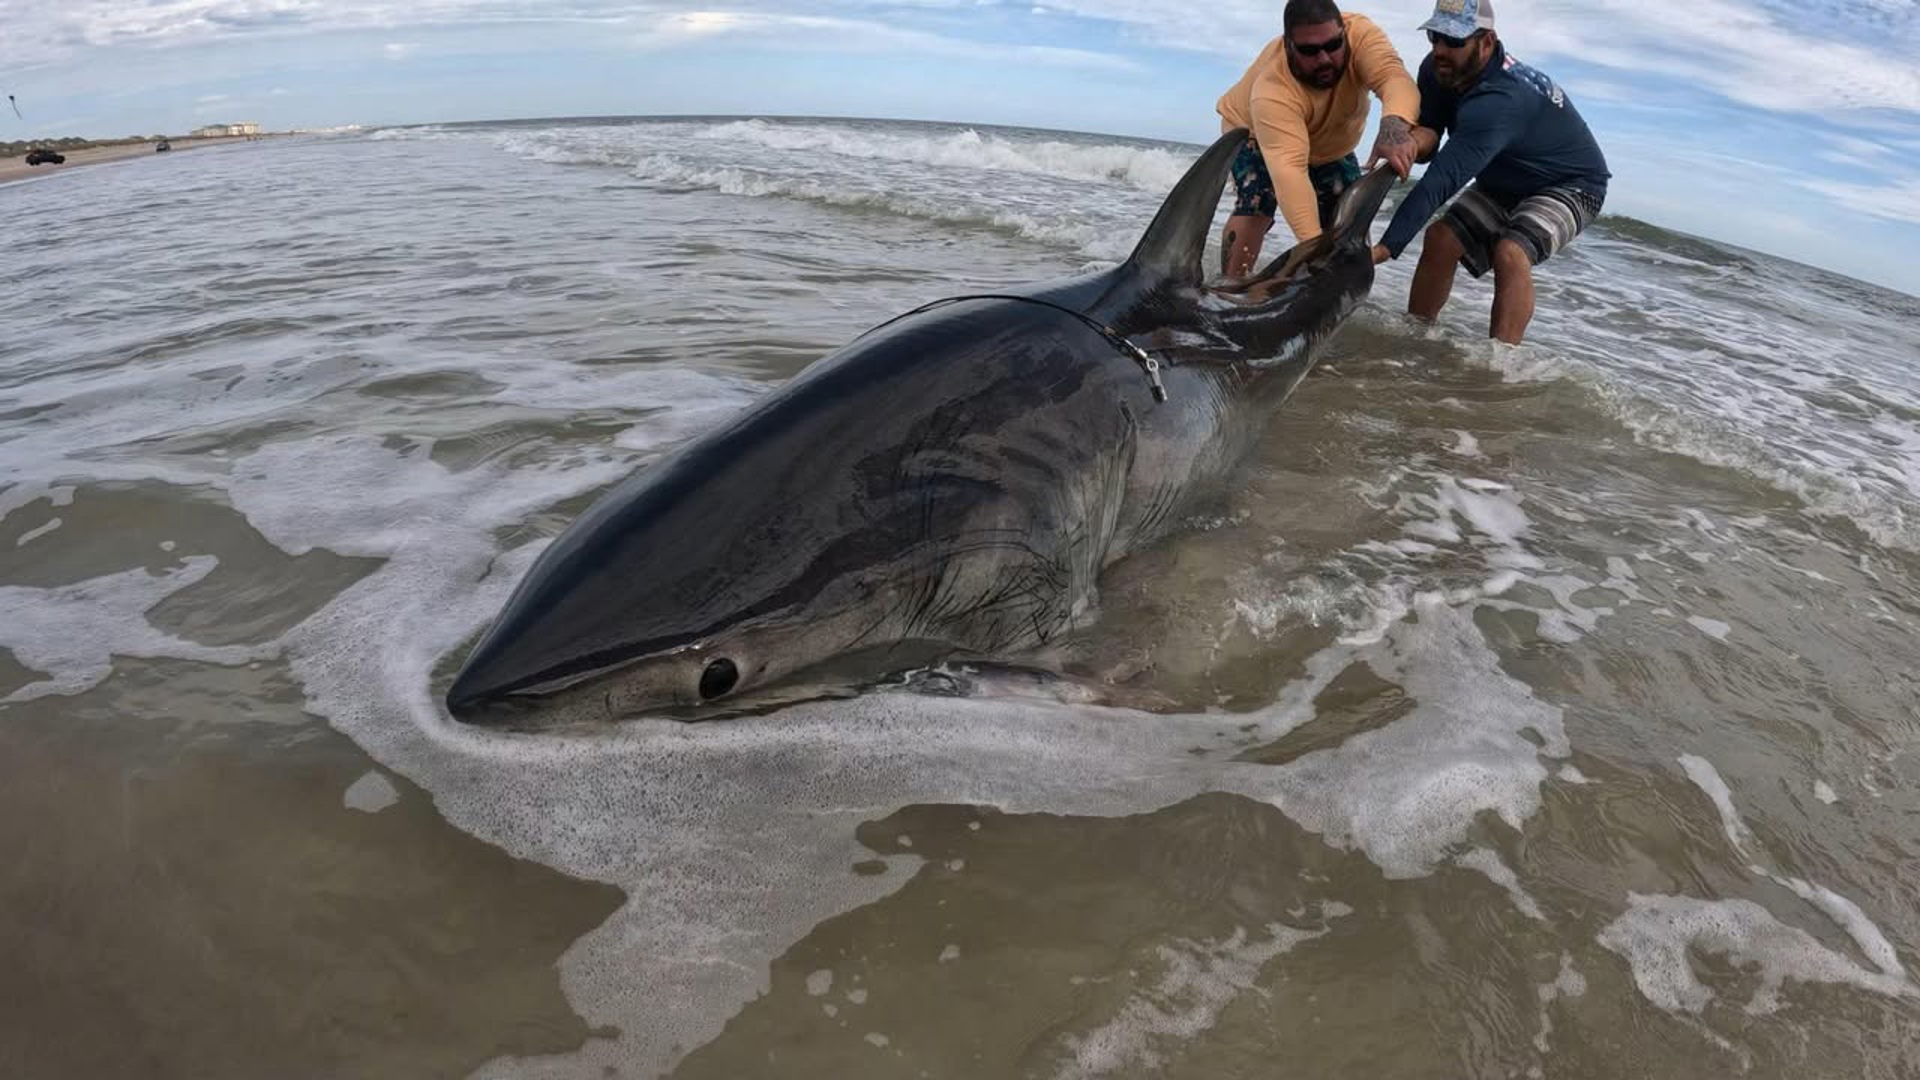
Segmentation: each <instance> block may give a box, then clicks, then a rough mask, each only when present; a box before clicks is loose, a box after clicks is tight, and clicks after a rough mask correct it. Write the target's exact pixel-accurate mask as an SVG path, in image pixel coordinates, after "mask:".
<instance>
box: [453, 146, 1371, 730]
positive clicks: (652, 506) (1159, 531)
mask: <svg viewBox="0 0 1920 1080" xmlns="http://www.w3.org/2000/svg"><path fill="white" fill-rule="evenodd" d="M1245 138H1246V133H1245V132H1244V131H1240V132H1230V133H1228V134H1227V135H1224V136H1222V137H1221V139H1220V140H1219V141H1218V142H1216V143H1215V144H1214V145H1213V146H1212V147H1211V148H1210V149H1208V150H1207V151H1206V152H1205V153H1204V154H1202V155H1201V157H1200V158H1199V160H1198V161H1196V162H1195V164H1194V165H1193V167H1192V168H1191V169H1190V170H1189V172H1188V173H1187V175H1186V177H1185V178H1184V179H1182V180H1181V182H1180V183H1179V184H1178V185H1177V186H1176V187H1175V189H1174V191H1173V192H1172V194H1171V195H1170V196H1169V197H1168V199H1167V200H1166V203H1165V204H1164V205H1163V206H1162V207H1161V209H1160V212H1159V214H1158V215H1157V216H1156V217H1155V219H1154V221H1153V224H1152V225H1151V226H1150V227H1149V228H1148V229H1147V232H1146V235H1145V236H1144V238H1143V239H1142V240H1141V242H1140V245H1139V247H1138V248H1137V249H1136V250H1135V252H1134V254H1133V255H1132V257H1130V258H1129V259H1128V260H1127V261H1126V262H1125V263H1123V264H1122V265H1120V266H1118V267H1116V268H1114V269H1112V270H1108V271H1104V272H1100V273H1095V274H1091V275H1087V276H1083V277H1079V278H1074V279H1070V280H1066V281H1062V282H1058V283H1053V284H1046V285H1041V286H1036V287H1033V288H1032V289H1030V290H1029V291H1026V292H1023V293H1020V294H1017V295H1003V296H997V297H991V298H957V299H955V300H953V301H948V302H943V303H941V304H938V305H934V306H931V307H929V308H927V309H922V310H920V311H918V312H915V313H910V314H909V315H907V316H904V317H901V318H899V319H896V320H895V321H893V322H890V323H886V324H883V325H882V326H880V327H879V328H876V329H875V330H872V331H869V332H868V333H867V334H865V335H863V336H862V337H860V338H858V339H856V340H854V341H853V342H852V343H850V344H848V345H847V346H845V347H844V348H842V349H840V350H838V351H837V352H834V353H832V354H831V355H829V356H826V357H823V358H822V359H820V360H818V361H816V362H815V363H814V364H812V365H811V366H809V367H808V368H807V369H806V370H805V371H803V372H801V373H800V374H799V375H798V376H796V377H795V378H794V379H793V380H791V381H790V382H789V383H787V384H786V385H785V386H784V387H782V388H781V389H779V390H778V391H775V392H774V393H772V394H769V395H768V396H767V397H765V398H764V399H762V400H761V401H759V402H758V403H757V404H755V405H754V406H752V407H750V408H748V409H747V410H745V411H744V412H742V413H741V414H740V415H738V416H736V417H735V418H733V419H732V420H731V421H729V422H727V423H725V424H724V425H722V426H721V427H719V428H717V429H715V430H713V431H711V432H709V433H707V434H705V435H704V436H702V437H700V438H698V439H695V440H694V441H692V442H690V443H688V444H686V445H685V446H683V447H681V448H680V449H679V450H678V451H676V452H675V453H673V454H672V455H671V456H669V457H667V458H666V459H664V460H662V461H660V462H658V463H657V464H654V465H652V466H650V467H649V468H647V469H645V470H644V471H642V472H640V473H638V474H637V475H635V476H633V477H631V478H629V479H628V480H627V481H625V482H624V483H622V484H620V485H619V486H618V487H616V488H614V489H613V490H612V491H610V492H608V493H607V494H606V495H605V496H603V497H602V498H601V499H600V500H599V501H598V502H597V503H596V504H595V505H594V506H593V507H592V508H591V509H589V510H588V511H587V512H586V513H585V514H583V515H582V516H581V517H580V518H579V519H578V520H577V521H575V522H574V523H573V524H572V525H571V526H570V527H569V528H568V529H567V530H566V531H565V532H564V533H563V534H562V535H561V536H560V537H559V538H558V539H557V540H556V541H555V542H554V543H553V545H552V546H551V547H550V548H548V549H547V550H546V551H545V552H543V553H542V554H541V556H540V557H539V559H538V560H537V561H536V562H535V564H534V566H533V568H532V569H531V570H530V571H529V572H528V573H527V575H526V577H525V579H524V580H522V581H521V582H520V584H519V586H518V588H517V590H516V591H515V592H514V594H513V596H512V598H511V599H510V600H509V601H508V603H507V605H506V608H505V609H504V611H503V612H502V613H501V615H500V616H499V618H498V619H497V620H496V621H495V623H494V624H493V626H492V628H491V629H490V630H489V631H488V632H487V633H486V635H485V636H484V637H483V638H482V639H481V641H480V642H479V644H478V645H477V646H476V647H475V648H474V649H473V651H472V653H471V654H470V655H469V656H468V657H467V660H466V663H465V666H464V667H463V668H462V669H461V671H460V673H459V675H458V676H457V677H456V678H455V680H454V682H453V685H452V687H451V689H450V690H449V691H448V693H447V705H448V708H449V709H450V710H451V712H452V713H453V715H454V716H455V717H456V718H458V719H460V720H463V721H467V722H470V723H482V724H491V725H501V726H516V727H519V726H544V725H546V724H548V723H568V722H578V721H589V720H604V719H613V718H619V717H626V716H636V715H653V716H670V717H674V718H678V719H689V720H692V719H704V718H709V717H713V716H720V715H728V714H729V713H731V712H737V711H739V707H740V704H741V703H742V702H750V701H751V700H753V699H754V698H755V696H756V695H761V694H767V693H773V692H776V691H775V688H777V687H779V686H780V685H781V684H782V683H787V684H789V685H791V684H793V683H805V682H806V681H807V680H809V679H812V680H814V681H815V682H819V683H823V684H834V685H839V686H842V687H844V686H848V685H857V684H859V683H861V682H863V681H864V682H871V681H874V680H876V679H878V678H881V677H884V676H886V675H888V674H889V673H893V672H899V671H902V670H905V669H908V668H912V667H916V666H921V665H925V664H928V663H933V662H937V661H939V660H941V659H947V658H954V657H981V658H994V657H1011V656H1018V655H1019V654H1021V653H1026V652H1031V651H1033V650H1036V649H1039V648H1041V647H1043V646H1045V645H1046V644H1047V643H1048V642H1050V641H1052V640H1054V639H1056V638H1057V637H1058V636H1059V635H1061V634H1062V633H1063V632H1065V631H1067V630H1069V629H1071V628H1073V627H1074V626H1076V625H1077V623H1078V622H1079V621H1081V620H1083V619H1084V618H1085V616H1086V614H1087V612H1088V610H1089V607H1090V605H1091V602H1092V600H1093V597H1094V590H1095V585H1096V581H1097V579H1098V577H1099V574H1100V572H1101V570H1102V568H1104V567H1105V566H1107V565H1108V564H1110V563H1113V562H1114V561H1116V560H1118V559H1121V558H1123V557H1125V556H1126V555H1127V554H1128V553H1129V552H1133V551H1138V550H1140V549H1141V548H1142V547H1143V546H1145V545H1148V544H1151V543H1153V542H1154V541H1155V540H1156V539H1158V538H1160V537H1162V536H1164V535H1165V534H1166V533H1167V532H1168V531H1169V530H1171V529H1173V528H1174V527H1176V525H1177V523H1178V522H1180V521H1181V520H1182V519H1183V518H1185V517H1187V516H1189V515H1190V514H1191V513H1192V512H1193V511H1194V510H1195V508H1196V507H1197V505H1198V503H1199V501H1200V500H1201V499H1203V498H1206V497H1207V496H1209V495H1210V494H1216V495H1217V493H1218V491H1219V488H1220V486H1221V482H1222V481H1224V480H1225V479H1226V478H1227V477H1229V476H1230V475H1231V474H1232V472H1233V471H1234V469H1235V467H1236V466H1237V465H1238V464H1240V462H1241V461H1242V460H1243V459H1244V458H1245V457H1246V456H1247V454H1248V452H1249V451H1250V449H1251V448H1252V446H1253V445H1254V443H1255V442H1256V440H1257V439H1258V438H1259V437H1260V435H1261V433H1262V431H1263V430H1264V428H1265V427H1266V424H1267V420H1268V418H1269V417H1270V416H1271V415H1272V414H1273V412H1274V411H1275V410H1276V409H1277V408H1278V407H1279V406H1280V405H1281V403H1282V402H1283V401H1285V400H1286V398H1287V396H1288V395H1289V394H1291V393H1292V392H1293V389H1294V387H1295V386H1297V385H1298V384H1299V382H1300V380H1301V379H1302V378H1303V377H1304V376H1305V375H1306V374H1307V372H1308V370H1309V369H1310V368H1311V367H1312V364H1313V358H1314V356H1315V353H1316V347H1317V346H1318V345H1319V344H1320V343H1321V342H1322V341H1323V340H1324V339H1325V338H1326V337H1327V336H1328V335H1330V334H1331V333H1333V331H1334V330H1335V329H1336V328H1337V327H1338V326H1339V325H1340V323H1341V321H1342V320H1343V319H1344V318H1345V317H1346V316H1347V314H1348V313H1349V312H1350V311H1352V310H1353V308H1354V307H1355V306H1356V305H1358V304H1359V303H1360V302H1361V301H1362V300H1363V299H1364V298H1365V297H1366V295H1367V293H1368V291H1369V289H1370V288H1371V287H1372V283H1373V262H1372V258H1371V252H1370V250H1369V248H1370V243H1369V238H1368V226H1369V224H1370V223H1371V221H1372V219H1373V217H1374V215H1375V213H1376V212H1377V211H1378V209H1379V206H1380V202H1381V199H1382V198H1383V197H1384V196H1385V194H1386V192H1387V190H1388V188H1389V187H1390V186H1391V184H1392V179H1393V178H1392V175H1391V174H1390V173H1388V172H1387V171H1386V170H1379V171H1376V172H1375V173H1374V174H1372V175H1370V176H1368V177H1367V178H1366V179H1364V180H1362V181H1361V182H1360V183H1358V184H1356V185H1355V186H1354V187H1353V189H1351V190H1350V191H1349V193H1348V195H1347V198H1346V200H1345V202H1344V205H1343V209H1342V213H1341V218H1340V221H1339V222H1338V223H1337V224H1336V225H1335V227H1334V228H1333V229H1331V230H1329V231H1328V232H1327V233H1326V234H1324V235H1322V236H1321V237H1319V238H1317V239H1315V240H1313V241H1310V242H1308V243H1306V244H1302V245H1300V246H1299V247H1296V248H1295V249H1294V250H1293V251H1291V252H1289V253H1288V254H1287V255H1285V256H1283V257H1280V258H1277V259H1275V260H1274V262H1273V264H1271V266H1270V267H1269V268H1268V269H1267V270H1266V271H1265V272H1264V273H1262V274H1261V275H1260V276H1258V277H1257V278H1255V279H1254V280H1252V281H1250V282H1247V283H1245V284H1242V285H1236V286H1232V287H1226V288H1219V287H1216V288H1208V287H1206V286H1204V285H1203V283H1202V275H1201V268H1200V260H1201V254H1202V251H1203V249H1204V247H1205V245H1206V242H1207V239H1208V236H1209V234H1210V233H1211V232H1212V229H1213V224H1212V223H1213V216H1214V212H1215V210H1216V208H1217V207H1218V204H1219V201H1220V197H1221V193H1222V190H1223V188H1224V186H1225V182H1226V179H1227V174H1228V168H1229V165H1230V162H1231V160H1232V158H1233V155H1234V153H1235V152H1236V150H1237V149H1238V147H1239V146H1240V144H1241V142H1242V141H1243V140H1244V139H1245ZM1102 328H1105V329H1107V330H1110V331H1112V332H1113V334H1115V335H1118V336H1121V337H1124V338H1125V339H1126V341H1127V342H1130V343H1132V345H1134V346H1137V347H1138V348H1140V349H1143V350H1145V351H1146V352H1147V353H1148V354H1150V355H1152V356H1153V357H1154V358H1156V359H1157V360H1158V361H1159V363H1160V364H1161V366H1162V370H1161V371H1160V378H1161V379H1163V380H1164V386H1165V391H1166V400H1164V401H1160V400H1156V395H1155V393H1154V392H1153V385H1152V382H1151V380H1150V377H1149V374H1148V371H1147V369H1146V365H1144V364H1143V363H1142V357H1141V356H1140V355H1139V354H1137V353H1134V352H1132V351H1131V350H1130V349H1128V348H1126V347H1125V346H1124V345H1123V344H1122V343H1121V342H1120V341H1118V340H1116V339H1115V337H1113V336H1109V335H1108V334H1107V333H1103V332H1102Z"/></svg>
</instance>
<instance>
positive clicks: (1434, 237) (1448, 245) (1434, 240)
mask: <svg viewBox="0 0 1920 1080" xmlns="http://www.w3.org/2000/svg"><path fill="white" fill-rule="evenodd" d="M1420 250H1421V251H1422V252H1423V253H1424V252H1431V253H1432V254H1433V256H1434V257H1435V258H1444V259H1445V260H1447V261H1448V262H1453V261H1455V260H1457V259H1459V258H1460V256H1462V255H1464V254H1466V251H1467V249H1466V247H1465V246H1464V245H1462V244H1461V243H1460V236H1459V234H1458V233H1455V232H1454V231H1453V226H1451V225H1449V224H1447V222H1446V220H1445V219H1442V220H1440V221H1436V222H1434V223H1433V224H1431V225H1429V226H1427V238H1426V241H1425V243H1423V244H1422V245H1421V248H1420Z"/></svg>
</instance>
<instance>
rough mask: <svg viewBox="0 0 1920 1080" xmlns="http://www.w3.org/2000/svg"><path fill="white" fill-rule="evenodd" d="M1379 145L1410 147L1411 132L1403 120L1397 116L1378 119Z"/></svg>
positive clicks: (1411, 140) (1411, 143) (1411, 141)
mask: <svg viewBox="0 0 1920 1080" xmlns="http://www.w3.org/2000/svg"><path fill="white" fill-rule="evenodd" d="M1380 145H1382V146H1411V145H1413V131H1412V129H1411V128H1410V127H1409V126H1408V124H1407V122H1406V121H1405V120H1402V119H1400V118H1399V117H1397V116H1383V117H1381V118H1380Z"/></svg>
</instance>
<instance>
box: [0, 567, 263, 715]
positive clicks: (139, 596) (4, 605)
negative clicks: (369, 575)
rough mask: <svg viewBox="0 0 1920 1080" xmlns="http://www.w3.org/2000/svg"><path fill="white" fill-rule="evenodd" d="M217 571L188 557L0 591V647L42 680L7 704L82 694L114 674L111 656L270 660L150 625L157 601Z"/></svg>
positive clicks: (253, 650)
mask: <svg viewBox="0 0 1920 1080" xmlns="http://www.w3.org/2000/svg"><path fill="white" fill-rule="evenodd" d="M218 565H219V560H218V559H216V558H214V557H213V556H211V555H192V556H188V557H187V558H184V559H182V560H181V561H180V565H179V566H176V567H173V568H171V569H169V570H167V571H166V572H164V573H161V574H150V573H148V572H147V571H146V570H144V569H133V570H127V571H123V572H121V573H118V574H109V575H106V576H104V577H97V578H91V579H89V580H87V581H82V582H79V583H77V584H74V585H62V586H59V587H56V588H51V589H35V588H28V587H23V586H17V585H8V586H0V646H3V647H5V648H8V649H11V650H12V651H13V655H14V658H15V659H16V660H18V661H19V662H20V663H21V664H24V665H25V666H27V667H28V668H31V669H33V670H34V671H38V672H42V673H44V674H45V675H46V676H47V678H45V679H42V680H40V681H38V682H33V683H29V684H27V685H26V686H23V687H21V688H20V689H18V690H15V691H14V692H13V693H12V694H11V695H9V696H8V697H7V698H6V699H5V700H7V701H27V700H30V699H32V698H37V697H44V696H46V695H48V694H78V693H81V692H82V691H85V690H88V689H91V688H92V687H94V686H97V685H99V684H100V682H101V680H103V679H105V678H106V677H107V676H108V675H110V674H112V673H113V658H114V657H115V656H140V657H148V658H174V659H181V660H202V661H205V662H207V663H211V664H244V663H246V662H247V661H249V660H257V659H262V658H265V657H268V656H271V655H273V652H274V650H273V649H271V648H262V647H241V646H218V647H216V646H207V645H196V644H194V643H193V642H190V641H184V640H182V639H180V638H176V637H173V636H172V635H169V634H164V633H161V632H160V631H159V630H158V629H156V628H155V627H154V625H153V624H152V623H150V622H148V621H147V618H146V614H147V612H148V611H150V610H152V609H153V607H154V606H155V605H157V604H159V603H160V601H162V600H165V599H166V598H167V597H169V596H172V595H173V594H174V593H177V592H179V591H180V590H182V589H184V588H186V587H188V586H189V585H192V584H194V583H196V582H198V581H200V580H201V579H202V578H205V577H206V576H207V575H208V574H211V573H213V570H214V568H215V567H216V566H218Z"/></svg>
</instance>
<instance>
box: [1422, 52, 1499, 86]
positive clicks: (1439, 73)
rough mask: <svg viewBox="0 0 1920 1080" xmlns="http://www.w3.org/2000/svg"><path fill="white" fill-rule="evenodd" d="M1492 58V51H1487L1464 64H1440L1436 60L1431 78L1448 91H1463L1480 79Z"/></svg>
mask: <svg viewBox="0 0 1920 1080" xmlns="http://www.w3.org/2000/svg"><path fill="white" fill-rule="evenodd" d="M1492 58H1493V52H1492V50H1488V51H1487V52H1485V53H1481V54H1480V55H1477V56H1473V57H1470V58H1469V59H1468V60H1467V61H1466V62H1465V63H1463V64H1458V65H1454V64H1442V63H1440V62H1439V61H1438V60H1435V61H1434V65H1433V77H1434V78H1436V79H1438V80H1439V81H1440V85H1441V86H1444V87H1446V88H1447V89H1448V90H1453V91H1460V90H1465V89H1466V88H1467V87H1469V86H1472V85H1473V84H1474V81H1475V80H1477V79H1479V78H1480V73H1481V72H1483V71H1485V70H1487V61H1488V60H1491V59H1492Z"/></svg>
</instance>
